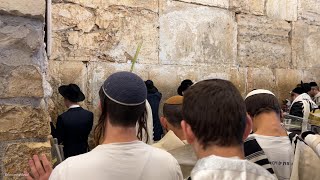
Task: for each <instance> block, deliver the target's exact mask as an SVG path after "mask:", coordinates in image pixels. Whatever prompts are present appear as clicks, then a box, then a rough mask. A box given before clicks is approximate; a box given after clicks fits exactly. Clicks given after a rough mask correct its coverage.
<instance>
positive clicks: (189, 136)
mask: <svg viewBox="0 0 320 180" xmlns="http://www.w3.org/2000/svg"><path fill="white" fill-rule="evenodd" d="M181 128H182V131H183V134H184V137H185V138H186V140H187V142H188V143H189V144H193V143H194V142H195V140H196V137H195V135H194V133H193V131H192V129H191V126H190V125H189V124H188V123H187V122H186V121H185V120H182V121H181Z"/></svg>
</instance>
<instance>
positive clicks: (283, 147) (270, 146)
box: [250, 134, 294, 180]
mask: <svg viewBox="0 0 320 180" xmlns="http://www.w3.org/2000/svg"><path fill="white" fill-rule="evenodd" d="M250 136H254V137H255V139H256V140H257V142H258V144H259V145H260V147H261V148H262V150H263V151H264V153H265V154H266V156H267V157H268V160H269V162H270V164H271V167H272V169H273V171H274V173H275V174H276V175H277V177H278V179H279V180H287V179H290V176H291V170H292V165H293V161H294V152H293V149H292V146H291V142H290V139H289V137H288V136H263V135H258V134H252V135H250Z"/></svg>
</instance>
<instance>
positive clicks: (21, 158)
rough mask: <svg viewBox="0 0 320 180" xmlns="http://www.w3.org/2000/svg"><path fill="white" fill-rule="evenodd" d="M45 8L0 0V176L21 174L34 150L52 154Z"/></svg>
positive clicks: (36, 1)
mask: <svg viewBox="0 0 320 180" xmlns="http://www.w3.org/2000/svg"><path fill="white" fill-rule="evenodd" d="M45 9H46V1H45V0H10V1H8V0H0V124H1V125H0V179H24V178H25V177H24V176H23V171H24V170H26V169H27V166H28V160H29V159H30V158H31V157H32V155H33V154H40V153H46V154H47V155H48V157H50V143H49V142H47V137H48V135H49V134H50V126H49V119H50V116H49V112H48V110H47V107H48V103H46V100H45V98H49V96H50V91H49V90H50V85H49V84H48V83H47V79H46V77H47V68H48V67H47V65H48V61H47V58H46V52H45V43H44V36H45V32H44V27H45ZM44 142H46V143H44Z"/></svg>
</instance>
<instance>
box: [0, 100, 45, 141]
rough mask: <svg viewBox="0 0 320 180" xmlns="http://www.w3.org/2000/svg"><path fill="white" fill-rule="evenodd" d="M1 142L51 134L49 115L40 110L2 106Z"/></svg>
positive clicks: (28, 107) (0, 121)
mask: <svg viewBox="0 0 320 180" xmlns="http://www.w3.org/2000/svg"><path fill="white" fill-rule="evenodd" d="M0 124H1V126H0V141H3V140H12V139H21V138H31V137H32V138H36V137H38V138H41V137H47V135H49V134H50V126H49V115H48V113H47V112H46V111H45V110H43V109H40V108H33V107H30V106H16V105H15V106H13V105H0Z"/></svg>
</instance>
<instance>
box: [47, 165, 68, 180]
mask: <svg viewBox="0 0 320 180" xmlns="http://www.w3.org/2000/svg"><path fill="white" fill-rule="evenodd" d="M65 164H66V163H65V162H62V163H60V164H59V165H58V166H57V167H55V168H54V169H53V171H52V173H51V175H50V177H49V180H65V179H66V178H65V175H66V174H65V173H64V172H63V170H64V169H66V165H65Z"/></svg>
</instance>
